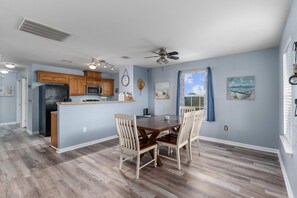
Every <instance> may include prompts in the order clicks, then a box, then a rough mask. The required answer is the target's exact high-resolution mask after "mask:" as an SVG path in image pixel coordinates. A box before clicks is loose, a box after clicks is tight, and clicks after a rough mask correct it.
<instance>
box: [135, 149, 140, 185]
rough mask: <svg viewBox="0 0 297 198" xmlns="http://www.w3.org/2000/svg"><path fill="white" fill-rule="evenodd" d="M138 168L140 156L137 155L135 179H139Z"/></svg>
mask: <svg viewBox="0 0 297 198" xmlns="http://www.w3.org/2000/svg"><path fill="white" fill-rule="evenodd" d="M139 167H140V155H139V154H138V155H137V164H136V179H138V178H139Z"/></svg>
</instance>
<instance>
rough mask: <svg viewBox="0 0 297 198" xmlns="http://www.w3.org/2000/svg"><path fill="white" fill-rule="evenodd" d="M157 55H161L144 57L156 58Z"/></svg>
mask: <svg viewBox="0 0 297 198" xmlns="http://www.w3.org/2000/svg"><path fill="white" fill-rule="evenodd" d="M155 57H159V56H147V57H144V58H155Z"/></svg>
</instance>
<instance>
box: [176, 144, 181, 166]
mask: <svg viewBox="0 0 297 198" xmlns="http://www.w3.org/2000/svg"><path fill="white" fill-rule="evenodd" d="M176 159H177V168H178V170H181V166H180V151H179V148H176Z"/></svg>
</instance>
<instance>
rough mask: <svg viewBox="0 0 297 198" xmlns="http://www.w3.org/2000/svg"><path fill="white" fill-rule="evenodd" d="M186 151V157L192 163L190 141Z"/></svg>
mask: <svg viewBox="0 0 297 198" xmlns="http://www.w3.org/2000/svg"><path fill="white" fill-rule="evenodd" d="M187 150H188V152H187V153H188V157H189V161H192V159H193V158H192V144H191V141H189V143H188V145H187Z"/></svg>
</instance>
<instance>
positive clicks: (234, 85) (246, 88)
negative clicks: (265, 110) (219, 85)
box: [227, 76, 255, 100]
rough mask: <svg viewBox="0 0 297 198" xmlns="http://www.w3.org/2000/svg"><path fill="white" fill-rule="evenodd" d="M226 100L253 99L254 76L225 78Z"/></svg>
mask: <svg viewBox="0 0 297 198" xmlns="http://www.w3.org/2000/svg"><path fill="white" fill-rule="evenodd" d="M227 100H255V76H240V77H229V78H227Z"/></svg>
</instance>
